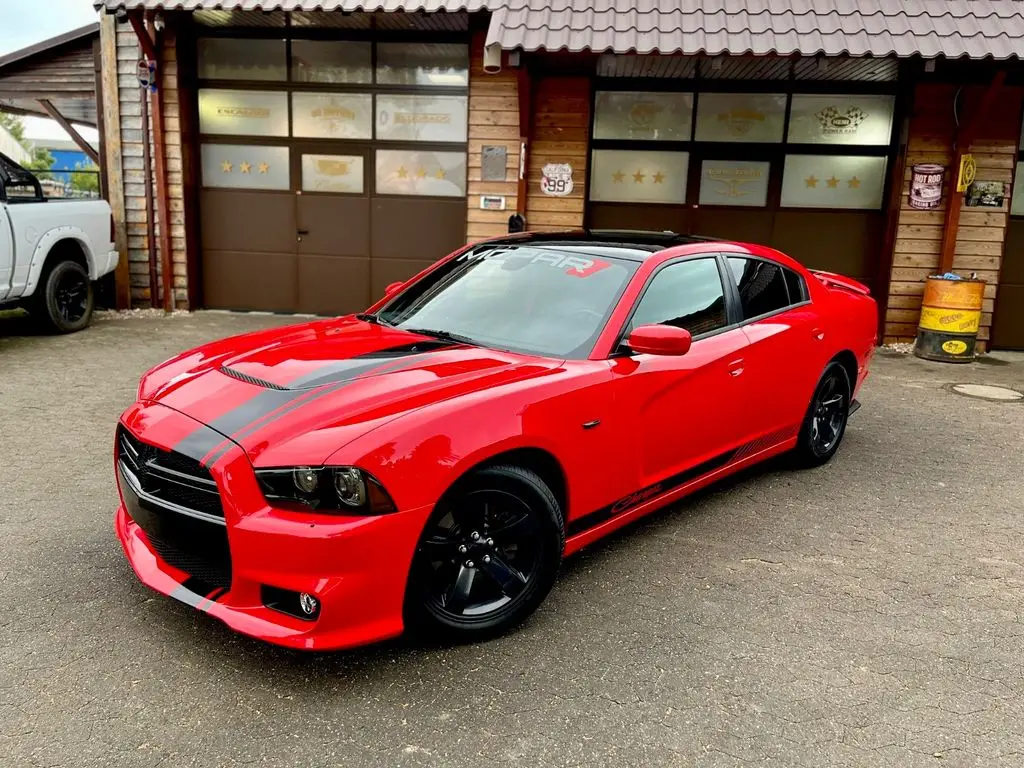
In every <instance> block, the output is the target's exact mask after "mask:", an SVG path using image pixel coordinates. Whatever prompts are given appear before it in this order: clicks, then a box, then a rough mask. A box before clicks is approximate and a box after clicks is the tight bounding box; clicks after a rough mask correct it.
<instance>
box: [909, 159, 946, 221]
mask: <svg viewBox="0 0 1024 768" xmlns="http://www.w3.org/2000/svg"><path fill="white" fill-rule="evenodd" d="M945 174H946V168H945V167H944V166H941V165H938V164H936V163H923V164H920V165H915V166H914V167H913V170H912V171H911V177H910V207H911V208H916V209H917V210H920V211H930V210H933V209H935V208H938V207H939V204H940V203H941V202H942V179H943V177H944V176H945Z"/></svg>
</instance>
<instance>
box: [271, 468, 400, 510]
mask: <svg viewBox="0 0 1024 768" xmlns="http://www.w3.org/2000/svg"><path fill="white" fill-rule="evenodd" d="M256 479H257V480H258V481H259V484H260V488H262V490H263V495H264V497H265V498H266V499H267V501H268V502H271V503H273V504H275V505H276V506H282V507H286V508H287V507H291V508H295V507H299V508H305V509H309V510H316V511H317V512H326V513H332V512H334V513H340V514H350V515H386V514H388V513H389V512H394V511H395V503H394V502H393V501H392V500H391V497H390V496H388V494H387V491H385V490H384V488H383V487H382V486H381V484H380V483H379V482H377V480H376V478H374V477H373V476H372V475H369V474H367V473H366V472H363V471H362V470H361V469H359V468H357V467H288V468H283V469H257V470H256Z"/></svg>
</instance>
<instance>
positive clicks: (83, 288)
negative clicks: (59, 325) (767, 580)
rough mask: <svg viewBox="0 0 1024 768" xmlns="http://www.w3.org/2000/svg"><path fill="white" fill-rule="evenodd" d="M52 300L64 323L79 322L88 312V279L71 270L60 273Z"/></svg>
mask: <svg viewBox="0 0 1024 768" xmlns="http://www.w3.org/2000/svg"><path fill="white" fill-rule="evenodd" d="M54 300H55V302H56V304H57V312H58V313H59V314H60V317H61V319H62V320H63V321H64V322H65V323H67V324H68V325H74V324H75V323H77V322H79V321H80V320H81V319H82V318H83V317H85V313H86V312H87V311H88V305H89V278H88V277H87V276H86V275H84V274H82V273H81V272H76V271H73V270H67V271H64V272H62V273H61V274H60V276H59V277H58V280H57V284H56V287H55V289H54Z"/></svg>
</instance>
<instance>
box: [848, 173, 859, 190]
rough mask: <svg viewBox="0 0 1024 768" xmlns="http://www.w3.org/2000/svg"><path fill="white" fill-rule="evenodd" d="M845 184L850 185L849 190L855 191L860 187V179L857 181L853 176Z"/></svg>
mask: <svg viewBox="0 0 1024 768" xmlns="http://www.w3.org/2000/svg"><path fill="white" fill-rule="evenodd" d="M846 183H847V184H849V185H850V189H857V188H858V187H860V179H858V178H857V177H856V176H854V177H853V178H852V179H850V180H849V181H848V182H846Z"/></svg>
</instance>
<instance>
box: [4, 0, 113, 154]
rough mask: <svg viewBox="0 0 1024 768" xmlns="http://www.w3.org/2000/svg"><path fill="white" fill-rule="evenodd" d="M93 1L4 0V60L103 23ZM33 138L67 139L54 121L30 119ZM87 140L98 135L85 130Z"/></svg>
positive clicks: (27, 126) (27, 128) (27, 122)
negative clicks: (45, 42) (66, 34)
mask: <svg viewBox="0 0 1024 768" xmlns="http://www.w3.org/2000/svg"><path fill="white" fill-rule="evenodd" d="M92 3H93V0H28V1H27V2H26V0H0V56H3V55H5V54H8V53H10V52H11V51H17V50H19V49H21V48H25V47H27V46H30V45H33V44H34V43H38V42H42V41H43V40H48V39H49V38H51V37H55V36H56V35H60V34H62V33H64V32H68V31H70V30H72V29H78V28H79V27H84V26H85V25H86V24H91V23H92V22H94V21H96V20H97V19H99V16H98V15H97V13H96V11H95V10H94V9H93V7H92ZM25 132H26V133H27V134H28V137H29V138H33V139H43V138H65V137H66V134H65V133H64V131H63V129H62V128H61V127H60V126H59V125H57V124H56V123H55V122H53V121H52V120H42V119H36V118H26V120H25ZM82 135H83V136H85V138H86V140H88V141H94V140H95V135H96V134H95V132H94V131H90V130H88V129H83V130H82Z"/></svg>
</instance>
